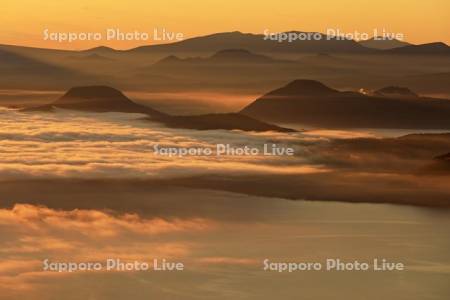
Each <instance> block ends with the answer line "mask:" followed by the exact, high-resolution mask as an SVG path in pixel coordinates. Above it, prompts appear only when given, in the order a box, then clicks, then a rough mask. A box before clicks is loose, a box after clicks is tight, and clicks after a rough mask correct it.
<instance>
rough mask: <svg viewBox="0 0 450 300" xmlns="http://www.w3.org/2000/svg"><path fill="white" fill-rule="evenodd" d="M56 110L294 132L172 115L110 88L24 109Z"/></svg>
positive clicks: (226, 117) (75, 92)
mask: <svg viewBox="0 0 450 300" xmlns="http://www.w3.org/2000/svg"><path fill="white" fill-rule="evenodd" d="M54 108H62V109H70V110H79V111H86V112H124V113H140V114H146V115H148V116H149V117H148V118H149V119H150V120H152V121H156V122H160V123H163V124H165V125H167V126H168V127H173V128H186V129H198V130H213V129H225V130H231V129H238V130H245V131H270V130H272V131H280V132H291V131H293V130H291V129H287V128H282V127H279V126H276V125H271V124H268V123H264V122H261V121H258V120H256V119H254V118H251V117H249V116H245V115H241V114H238V113H228V114H207V115H196V116H171V115H168V114H165V113H162V112H159V111H157V110H155V109H152V108H150V107H147V106H144V105H140V104H137V103H135V102H133V101H131V100H130V99H129V98H127V97H126V96H125V95H124V94H123V93H122V92H120V91H119V90H116V89H114V88H111V87H108V86H83V87H74V88H71V89H70V90H69V91H68V92H67V93H66V94H64V95H63V96H62V97H60V98H59V99H58V100H56V101H55V102H53V103H50V104H46V105H42V106H38V107H32V108H27V109H24V111H53V109H54Z"/></svg>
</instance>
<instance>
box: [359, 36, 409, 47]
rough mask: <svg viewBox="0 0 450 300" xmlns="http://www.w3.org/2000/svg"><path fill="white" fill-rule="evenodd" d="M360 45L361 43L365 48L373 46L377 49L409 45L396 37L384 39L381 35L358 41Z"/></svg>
mask: <svg viewBox="0 0 450 300" xmlns="http://www.w3.org/2000/svg"><path fill="white" fill-rule="evenodd" d="M359 44H360V45H363V46H364V47H367V48H373V49H379V50H386V49H394V48H398V47H404V46H409V45H411V44H410V43H407V42H404V41H399V40H397V39H386V38H382V37H377V39H375V38H371V39H368V40H364V41H359Z"/></svg>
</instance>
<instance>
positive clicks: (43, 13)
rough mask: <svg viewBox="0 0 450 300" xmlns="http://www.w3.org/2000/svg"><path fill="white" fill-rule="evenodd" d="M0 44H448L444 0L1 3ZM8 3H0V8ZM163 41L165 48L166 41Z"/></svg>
mask: <svg viewBox="0 0 450 300" xmlns="http://www.w3.org/2000/svg"><path fill="white" fill-rule="evenodd" d="M2 2H3V3H2V8H1V13H2V19H1V25H2V26H1V27H0V43H3V44H18V45H27V46H37V47H44V48H64V49H86V48H91V47H94V46H99V45H107V46H111V47H114V48H120V49H126V48H132V47H135V46H138V45H143V44H155V43H161V42H160V41H158V42H156V41H152V40H147V41H142V40H141V41H139V40H134V41H116V40H111V41H106V40H105V37H106V33H105V30H106V29H107V28H119V29H120V30H121V31H122V32H128V31H134V30H138V31H140V32H145V33H149V34H150V33H151V34H153V30H154V28H158V29H159V30H160V31H161V29H162V28H164V29H166V30H168V31H171V32H180V33H183V35H184V37H185V38H188V37H193V36H198V35H204V34H209V33H214V32H223V31H234V30H239V31H243V32H253V33H262V32H263V31H264V30H265V29H269V30H270V31H271V32H277V31H288V30H302V31H320V32H325V31H326V30H327V28H332V29H340V30H341V31H343V32H354V31H358V32H367V33H369V34H370V35H371V34H372V32H373V30H374V29H378V30H379V31H381V30H382V29H383V28H384V29H386V30H387V31H389V32H395V33H403V34H404V35H405V39H406V40H407V41H409V42H413V43H425V42H432V41H443V42H446V43H447V44H450V34H449V32H450V30H449V29H450V1H448V0H428V1H423V0H378V1H367V0H360V1H355V0H340V1H332V0H322V1H318V0H315V1H308V2H305V1H300V0H280V1H261V0H259V1H256V0H247V1H242V0H227V1H222V0H197V1H193V0H191V1H187V0H164V1H151V0H128V1H117V2H116V1H111V0H59V1H48V0H47V1H46V0H40V1H39V0H3V1H2ZM5 2H6V3H5ZM44 29H48V30H49V32H76V33H79V32H100V33H102V40H99V41H98V40H91V41H77V42H71V43H68V42H61V43H60V42H57V41H51V40H44V33H43V32H44ZM165 42H169V41H168V40H166V41H165Z"/></svg>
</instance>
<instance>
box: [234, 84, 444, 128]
mask: <svg viewBox="0 0 450 300" xmlns="http://www.w3.org/2000/svg"><path fill="white" fill-rule="evenodd" d="M241 113H243V114H246V115H248V116H251V117H254V118H258V119H262V120H267V121H271V122H276V123H280V124H289V123H297V124H301V125H310V126H316V127H327V128H411V129H412V128H422V129H425V128H430V129H450V101H449V100H442V99H433V98H422V97H412V98H404V97H400V98H392V97H377V96H367V95H363V94H360V93H356V92H341V91H337V90H334V89H331V88H329V87H327V86H325V85H323V84H322V83H320V82H317V81H313V80H295V81H293V82H291V83H289V84H288V85H286V86H284V87H282V88H280V89H277V90H274V91H271V92H269V93H267V94H265V95H264V96H262V97H260V98H258V99H257V100H255V101H254V102H253V103H251V104H250V105H248V106H247V107H245V108H244V109H243V110H242V111H241Z"/></svg>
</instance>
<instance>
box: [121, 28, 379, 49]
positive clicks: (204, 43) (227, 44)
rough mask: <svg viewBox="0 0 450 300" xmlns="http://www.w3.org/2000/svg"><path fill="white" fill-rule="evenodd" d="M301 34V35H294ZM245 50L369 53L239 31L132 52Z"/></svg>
mask: <svg viewBox="0 0 450 300" xmlns="http://www.w3.org/2000/svg"><path fill="white" fill-rule="evenodd" d="M294 33H297V34H298V33H300V32H294ZM241 48H243V49H247V50H249V51H252V52H259V53H264V52H271V53H273V52H294V53H295V52H314V53H316V52H341V53H347V52H349V53H371V52H372V51H373V49H369V48H367V47H364V46H362V45H360V44H358V43H357V42H355V41H352V40H338V39H336V38H329V39H328V38H327V37H326V36H325V35H323V34H321V39H319V40H314V39H310V40H295V41H292V42H290V43H289V42H287V41H285V42H281V43H280V42H279V41H276V40H270V39H265V35H264V34H252V33H242V32H239V31H234V32H223V33H215V34H211V35H206V36H201V37H194V38H190V39H186V40H183V41H179V42H175V43H171V44H162V45H151V46H142V47H137V48H134V49H131V50H128V51H131V52H169V53H176V52H217V51H221V50H223V49H241Z"/></svg>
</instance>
